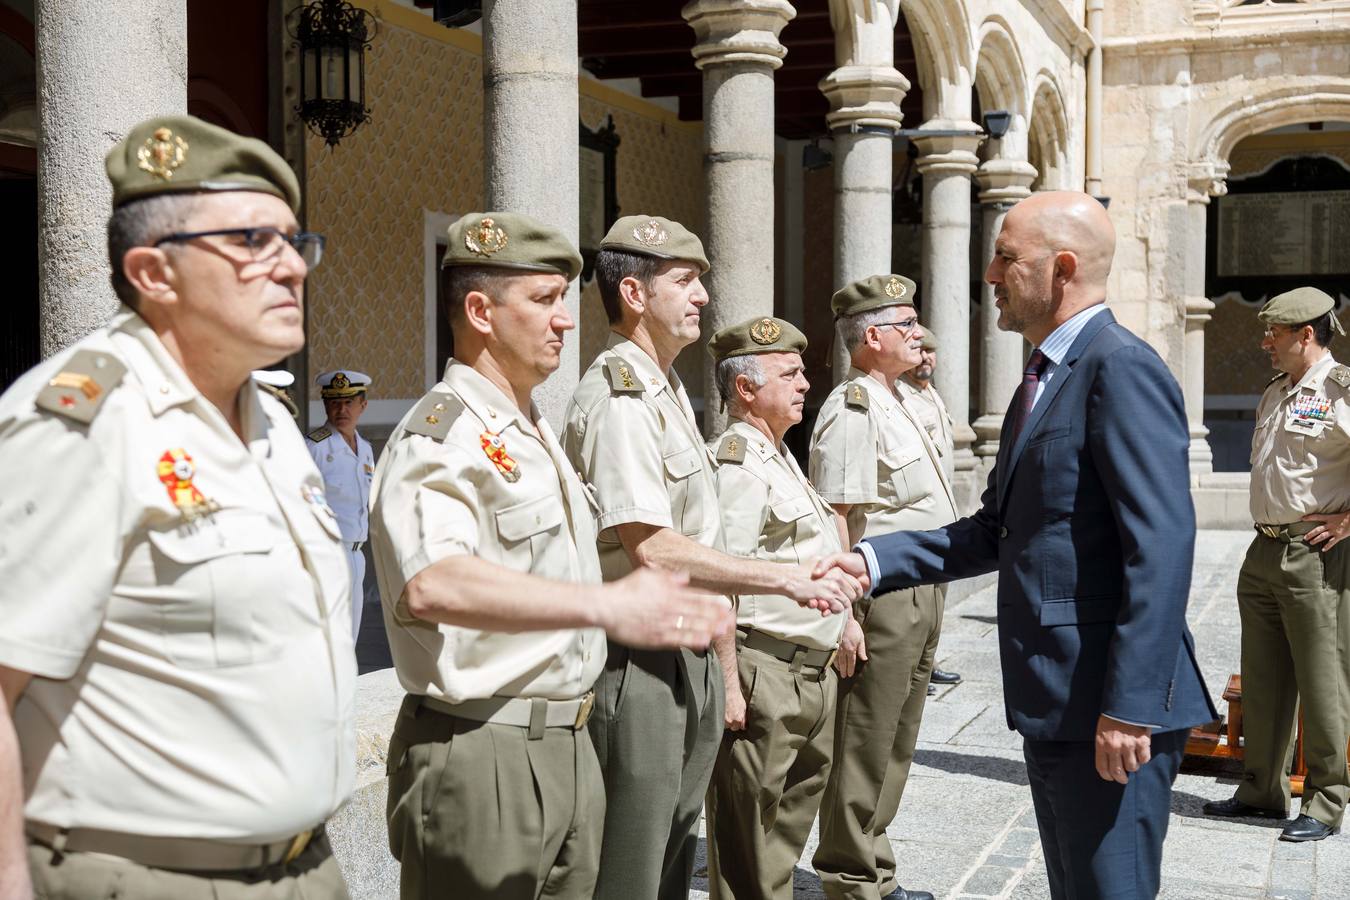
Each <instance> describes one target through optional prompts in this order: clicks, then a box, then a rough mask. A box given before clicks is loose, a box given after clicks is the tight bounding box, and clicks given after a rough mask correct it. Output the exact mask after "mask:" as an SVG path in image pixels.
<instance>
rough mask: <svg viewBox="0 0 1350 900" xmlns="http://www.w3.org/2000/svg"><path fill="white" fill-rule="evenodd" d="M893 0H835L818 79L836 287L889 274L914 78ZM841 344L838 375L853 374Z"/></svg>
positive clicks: (836, 365)
mask: <svg viewBox="0 0 1350 900" xmlns="http://www.w3.org/2000/svg"><path fill="white" fill-rule="evenodd" d="M898 12H899V10H898V8H897V5H896V3H895V0H889V2H887V0H834V2H832V3H831V4H830V24H831V25H832V26H833V28H834V47H835V50H834V56H835V63H836V65H837V66H838V68H836V69H835V70H834V71H833V72H831V73H830V74H829V75H827V76H825V77H824V78H823V79H821V81H820V90H821V92H822V93H824V94H825V98H826V99H827V100H829V101H830V112H829V113H827V114H826V116H825V124H826V125H828V126H829V128H830V130H831V132H832V133H833V138H834V287H835V289H836V290H838V289H839V288H841V287H843V286H844V285H846V284H849V283H850V282H853V281H857V280H858V279H860V278H866V277H868V276H869V275H879V274H882V273H885V272H889V271H891V178H892V176H891V168H892V167H891V158H892V154H893V153H894V148H893V141H894V138H895V132H896V131H898V130H899V128H900V121H901V112H900V102H901V101H902V100H904V98H905V93H906V92H907V91H908V90H909V81H908V80H907V79H906V78H905V76H903V75H901V74H900V72H899V71H897V70H896V68H895V66H894V61H895V17H896V16H897V15H898ZM848 366H849V360H848V352H847V350H845V348H844V343H843V341H840V340H836V341H835V348H834V378H835V381H836V382H838V381H840V380H842V379H843V378H844V377H845V376H846V375H847V374H848Z"/></svg>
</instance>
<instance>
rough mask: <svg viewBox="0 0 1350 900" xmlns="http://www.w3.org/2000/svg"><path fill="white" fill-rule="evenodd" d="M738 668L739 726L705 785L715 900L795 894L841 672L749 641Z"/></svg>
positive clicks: (826, 768)
mask: <svg viewBox="0 0 1350 900" xmlns="http://www.w3.org/2000/svg"><path fill="white" fill-rule="evenodd" d="M738 643H739V642H738ZM736 668H737V671H738V673H739V675H740V680H741V692H742V693H743V694H744V696H745V703H746V712H745V729H744V730H743V731H729V732H727V733H726V735H725V736H724V737H723V739H722V747H721V750H720V751H718V754H717V764H716V766H714V768H713V777H712V786H711V787H710V788H709V789H708V801H707V807H706V809H707V824H708V886H709V888H710V890H711V893H712V897H713V900H792V873H793V870H794V869H795V868H796V866H797V859H798V857H800V856H801V853H802V848H803V847H805V846H806V839H807V837H808V836H809V835H810V833H811V823H812V822H813V821H815V818H816V810H817V809H818V808H819V807H820V798H821V794H822V793H823V792H824V790H825V779H826V778H828V777H829V774H830V754H831V753H832V752H833V744H834V707H835V703H836V701H837V699H838V677H837V676H836V675H835V672H834V669H832V668H828V667H827V668H825V669H819V668H814V667H809V666H808V667H804V668H802V669H800V670H799V671H797V672H793V671H791V667H790V665H789V664H788V663H785V662H783V661H782V660H780V659H777V658H776V657H773V656H770V655H769V654H767V653H761V652H760V651H758V650H751V649H749V648H747V647H737V650H736Z"/></svg>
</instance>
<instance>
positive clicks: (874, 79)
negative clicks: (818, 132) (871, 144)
mask: <svg viewBox="0 0 1350 900" xmlns="http://www.w3.org/2000/svg"><path fill="white" fill-rule="evenodd" d="M820 91H821V93H822V94H824V95H825V99H826V100H829V101H830V111H829V112H828V113H826V114H825V124H826V125H828V126H829V127H830V130H831V131H834V130H836V129H848V128H853V127H861V126H874V127H880V128H891V129H894V130H899V128H900V119H901V112H900V102H901V101H902V100H904V99H905V93H906V92H907V91H909V79H907V78H906V77H905V76H904V75H901V74H900V72H899V71H897V70H896V69H895V68H894V67H893V66H841V67H839V68H838V69H835V70H834V71H833V72H831V73H830V74H828V75H826V76H825V77H824V78H822V79H821V80H820Z"/></svg>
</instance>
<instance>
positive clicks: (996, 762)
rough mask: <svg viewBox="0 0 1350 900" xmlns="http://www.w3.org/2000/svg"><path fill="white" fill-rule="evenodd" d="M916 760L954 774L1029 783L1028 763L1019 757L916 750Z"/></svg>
mask: <svg viewBox="0 0 1350 900" xmlns="http://www.w3.org/2000/svg"><path fill="white" fill-rule="evenodd" d="M914 761H915V762H916V763H918V764H919V765H921V766H928V767H929V768H931V769H941V770H942V771H943V772H949V773H951V774H953V775H976V776H979V777H980V778H992V779H993V780H994V781H1002V782H1006V783H1007V784H1020V785H1029V784H1030V783H1031V782H1030V781H1029V780H1027V766H1026V763H1024V762H1022V761H1021V760H1018V759H1002V758H1000V757H997V756H975V755H974V754H970V753H952V752H949V751H947V750H924V749H920V750H916V751H915V752H914Z"/></svg>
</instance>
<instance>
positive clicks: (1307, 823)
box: [1280, 815, 1341, 841]
mask: <svg viewBox="0 0 1350 900" xmlns="http://www.w3.org/2000/svg"><path fill="white" fill-rule="evenodd" d="M1340 830H1341V829H1340V828H1339V827H1336V826H1334V825H1327V824H1326V823H1325V822H1319V821H1317V820H1316V819H1314V818H1313V817H1312V816H1306V815H1304V816H1299V817H1298V818H1297V819H1295V820H1294V821H1292V822H1290V823H1289V824H1288V825H1286V826H1284V831H1281V832H1280V840H1282V841H1320V840H1321V839H1322V838H1324V837H1330V836H1331V835H1333V834H1338V833H1339V832H1340Z"/></svg>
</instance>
